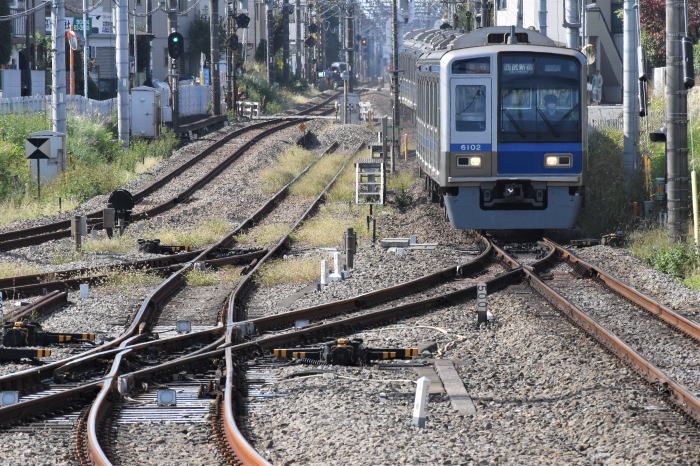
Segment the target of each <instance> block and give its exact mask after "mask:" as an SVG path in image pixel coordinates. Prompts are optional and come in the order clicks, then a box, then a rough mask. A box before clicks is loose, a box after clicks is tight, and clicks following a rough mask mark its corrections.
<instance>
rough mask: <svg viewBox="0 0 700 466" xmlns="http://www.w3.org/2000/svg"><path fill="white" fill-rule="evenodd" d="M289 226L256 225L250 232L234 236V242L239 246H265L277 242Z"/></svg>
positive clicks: (284, 224)
mask: <svg viewBox="0 0 700 466" xmlns="http://www.w3.org/2000/svg"><path fill="white" fill-rule="evenodd" d="M290 228H291V225H288V224H286V223H266V224H263V225H258V226H256V227H254V228H251V229H250V230H248V231H246V232H245V233H242V234H240V235H238V236H236V238H235V239H236V242H238V243H241V244H257V245H265V244H270V243H273V242H277V241H279V239H280V238H281V237H282V236H284V235H285V234H286V233H287V232H288V231H289V229H290Z"/></svg>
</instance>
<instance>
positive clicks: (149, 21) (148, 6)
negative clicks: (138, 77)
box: [144, 0, 153, 86]
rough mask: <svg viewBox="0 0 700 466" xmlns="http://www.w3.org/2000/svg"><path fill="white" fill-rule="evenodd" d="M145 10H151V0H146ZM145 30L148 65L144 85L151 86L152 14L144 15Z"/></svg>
mask: <svg viewBox="0 0 700 466" xmlns="http://www.w3.org/2000/svg"><path fill="white" fill-rule="evenodd" d="M146 11H151V0H146ZM146 31H147V32H148V65H147V66H146V81H145V82H144V84H145V85H146V86H153V15H152V14H150V15H148V16H147V17H146Z"/></svg>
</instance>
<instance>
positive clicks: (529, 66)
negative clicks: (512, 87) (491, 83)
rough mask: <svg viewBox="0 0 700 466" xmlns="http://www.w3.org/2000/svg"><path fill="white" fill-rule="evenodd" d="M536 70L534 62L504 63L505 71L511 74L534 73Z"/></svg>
mask: <svg viewBox="0 0 700 466" xmlns="http://www.w3.org/2000/svg"><path fill="white" fill-rule="evenodd" d="M534 71H535V64H534V63H504V64H503V72H504V73H510V74H532V73H533V72H534Z"/></svg>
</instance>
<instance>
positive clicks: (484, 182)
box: [399, 27, 587, 230]
mask: <svg viewBox="0 0 700 466" xmlns="http://www.w3.org/2000/svg"><path fill="white" fill-rule="evenodd" d="M511 30H512V29H511V28H510V27H490V28H482V29H477V30H475V31H473V32H471V33H467V34H464V33H460V32H458V31H454V30H435V29H433V30H418V31H411V32H408V33H406V34H405V35H404V43H403V46H402V49H401V51H400V56H399V60H400V64H399V67H400V69H401V70H403V71H404V72H403V73H402V74H401V77H400V82H399V84H400V102H401V104H402V106H403V107H405V109H407V110H408V111H409V113H410V115H411V118H414V119H415V123H416V133H417V136H416V137H417V141H416V148H417V151H416V152H417V157H418V159H419V161H420V166H421V172H422V173H421V174H422V175H424V176H425V179H426V187H427V189H428V190H429V191H430V193H431V197H432V199H433V200H434V201H439V202H444V205H445V207H446V211H447V215H448V216H449V219H450V222H451V223H452V225H454V226H455V227H456V228H464V229H467V228H468V229H482V230H512V229H568V228H571V227H572V226H573V225H574V222H575V220H576V216H577V214H578V212H579V209H580V207H581V204H582V200H583V172H584V170H585V167H586V156H587V133H586V128H587V125H586V122H587V117H586V105H585V103H584V100H583V99H584V96H585V95H586V76H585V72H586V62H585V58H584V56H583V55H582V54H581V53H580V52H578V51H576V50H571V49H567V48H562V47H557V46H555V44H554V42H552V41H551V40H550V39H549V38H547V37H546V36H543V35H541V34H539V33H538V32H535V31H531V30H528V29H521V28H517V29H515V30H514V31H515V37H516V38H517V41H515V43H511V41H510V35H511Z"/></svg>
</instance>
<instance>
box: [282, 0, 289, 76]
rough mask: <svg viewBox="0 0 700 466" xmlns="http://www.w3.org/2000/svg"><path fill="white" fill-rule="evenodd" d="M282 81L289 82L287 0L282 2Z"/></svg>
mask: <svg viewBox="0 0 700 466" xmlns="http://www.w3.org/2000/svg"><path fill="white" fill-rule="evenodd" d="M282 82H284V83H285V84H287V83H289V0H283V2H282Z"/></svg>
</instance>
